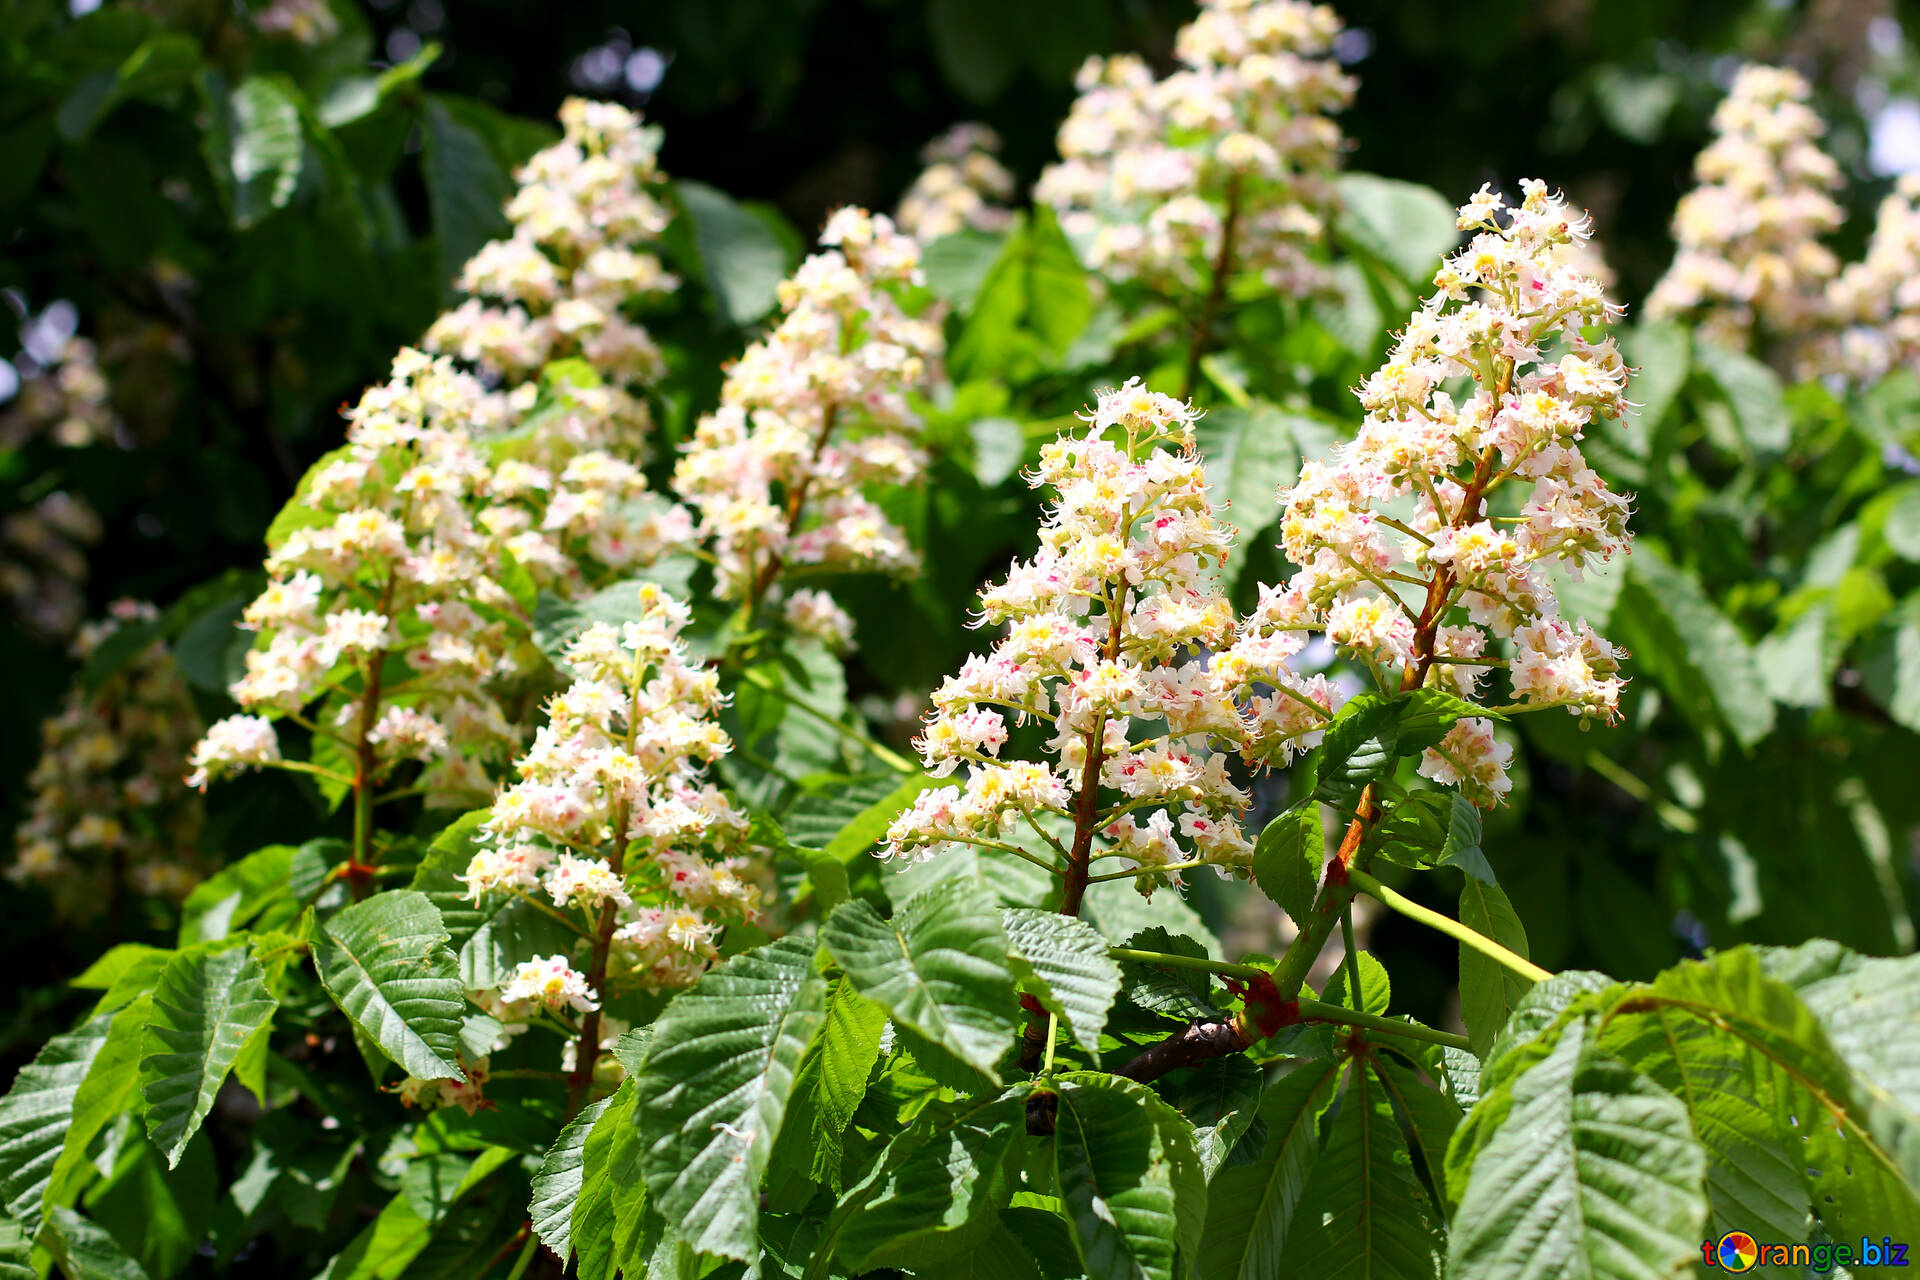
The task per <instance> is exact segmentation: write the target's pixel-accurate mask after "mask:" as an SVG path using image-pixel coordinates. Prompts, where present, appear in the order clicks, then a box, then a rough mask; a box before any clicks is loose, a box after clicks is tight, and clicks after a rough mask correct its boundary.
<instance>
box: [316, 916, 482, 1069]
mask: <svg viewBox="0 0 1920 1280" xmlns="http://www.w3.org/2000/svg"><path fill="white" fill-rule="evenodd" d="M313 959H314V965H315V967H316V968H318V969H319V971H320V981H321V982H323V983H324V984H326V988H327V992H328V994H330V995H332V997H333V1000H334V1003H335V1004H337V1005H339V1006H340V1008H341V1009H342V1010H343V1011H344V1012H345V1013H346V1015H347V1017H349V1018H351V1019H352V1020H353V1024H354V1026H356V1027H358V1028H359V1029H360V1030H361V1032H363V1033H364V1034H365V1035H366V1036H367V1038H368V1039H370V1040H371V1041H372V1042H373V1043H374V1044H376V1045H378V1046H379V1047H380V1051H381V1052H382V1053H384V1054H386V1055H387V1057H389V1058H391V1059H392V1060H393V1061H394V1062H395V1063H397V1064H398V1065H399V1066H400V1067H401V1068H402V1069H403V1070H405V1071H406V1072H407V1074H408V1075H411V1076H414V1077H415V1078H417V1079H421V1080H458V1079H460V1078H462V1077H463V1076H464V1075H465V1072H464V1071H463V1070H462V1069H461V1067H460V1058H459V1055H460V1023H461V1019H462V1018H463V1017H465V1016H466V1013H467V1010H468V1008H469V1006H468V1004H467V998H466V989H465V988H464V987H462V986H461V984H460V969H459V964H458V962H457V961H456V960H455V959H454V955H453V952H452V950H451V949H449V948H448V946H447V930H446V927H445V926H444V925H442V924H441V923H440V913H439V911H437V910H436V909H435V908H434V905H433V903H432V902H431V901H429V900H428V898H427V895H426V894H424V893H421V892H420V891H419V890H417V889H395V890H391V891H389V892H386V893H381V894H378V895H376V896H374V897H371V898H368V899H367V900H366V901H364V902H356V903H354V904H353V905H352V906H350V907H347V908H346V909H345V910H343V911H341V912H340V913H339V914H337V915H335V916H332V917H331V918H329V919H328V920H327V922H326V924H325V925H324V926H323V927H322V928H321V929H320V930H319V931H318V932H316V933H315V934H314V937H313Z"/></svg>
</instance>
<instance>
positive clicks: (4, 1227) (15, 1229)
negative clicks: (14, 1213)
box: [0, 1216, 39, 1280]
mask: <svg viewBox="0 0 1920 1280" xmlns="http://www.w3.org/2000/svg"><path fill="white" fill-rule="evenodd" d="M0 1280H39V1272H37V1271H35V1270H34V1269H33V1241H31V1240H29V1239H27V1232H26V1228H24V1227H22V1226H21V1225H20V1224H19V1223H17V1222H15V1221H14V1220H13V1219H12V1218H8V1217H3V1216H0Z"/></svg>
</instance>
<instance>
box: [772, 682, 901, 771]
mask: <svg viewBox="0 0 1920 1280" xmlns="http://www.w3.org/2000/svg"><path fill="white" fill-rule="evenodd" d="M740 678H741V679H743V680H745V681H747V682H748V683H749V684H752V685H757V686H758V687H760V688H762V689H765V690H766V691H767V692H768V693H770V694H772V695H773V696H774V697H776V698H779V699H780V700H781V701H783V702H786V703H788V704H790V705H792V706H794V707H798V708H799V709H800V710H802V711H804V712H806V713H807V714H808V715H810V716H812V717H813V718H814V719H816V720H818V721H820V722H821V723H822V724H825V725H827V726H828V727H829V728H831V729H832V730H833V731H834V732H835V733H838V734H840V735H841V736H842V737H844V738H846V739H847V740H848V741H850V742H856V743H858V744H859V745H861V746H862V747H865V748H866V749H867V750H868V751H871V752H872V753H873V754H874V755H876V756H878V757H879V758H880V759H881V761H882V762H883V763H885V764H886V765H887V766H888V767H889V768H892V769H897V770H899V771H900V772H901V773H918V772H919V771H920V766H918V765H916V764H915V763H914V762H913V761H911V760H909V759H907V758H906V757H905V756H903V755H901V754H900V753H899V752H898V751H895V750H894V749H893V748H891V747H888V746H885V745H883V744H881V743H879V742H876V741H875V740H874V739H873V737H872V735H870V734H868V733H867V732H865V731H864V730H862V729H857V728H855V727H854V726H853V725H850V724H847V723H845V722H844V721H841V720H839V719H837V718H835V717H833V716H830V715H828V714H827V713H826V712H824V711H822V710H821V709H820V708H819V707H816V706H814V705H813V704H812V703H811V702H808V701H807V700H806V699H805V698H802V697H800V696H799V695H798V694H796V693H794V692H793V691H792V690H790V689H788V688H787V687H786V686H785V685H783V684H781V683H780V682H779V681H777V680H774V679H773V678H772V677H770V676H766V675H762V674H761V673H760V672H758V671H756V670H754V669H753V668H752V667H747V668H745V669H744V670H742V671H741V672H740Z"/></svg>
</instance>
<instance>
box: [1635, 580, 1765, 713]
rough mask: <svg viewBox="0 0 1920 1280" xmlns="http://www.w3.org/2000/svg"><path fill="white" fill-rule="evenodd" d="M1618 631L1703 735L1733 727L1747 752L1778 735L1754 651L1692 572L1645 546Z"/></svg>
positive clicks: (1636, 660) (1636, 663) (1639, 661)
mask: <svg viewBox="0 0 1920 1280" xmlns="http://www.w3.org/2000/svg"><path fill="white" fill-rule="evenodd" d="M1627 566H1628V568H1627V582H1626V586H1625V588H1624V589H1623V590H1622V592H1621V599H1620V604H1619V606H1618V607H1617V608H1616V609H1615V610H1614V626H1615V627H1616V628H1618V629H1620V631H1621V635H1622V638H1623V639H1624V640H1625V641H1626V642H1627V643H1628V644H1629V645H1631V646H1632V648H1633V650H1634V659H1635V665H1637V666H1640V667H1642V668H1644V669H1646V670H1648V671H1649V672H1650V673H1651V674H1652V675H1653V677H1654V678H1655V679H1656V680H1658V681H1659V683H1660V687H1661V689H1663V690H1664V691H1665V692H1666V693H1667V694H1668V696H1670V697H1671V698H1673V700H1674V702H1675V703H1676V704H1678V705H1679V707H1680V709H1681V711H1682V712H1684V713H1685V714H1686V715H1687V717H1688V718H1689V719H1691V720H1693V721H1694V723H1695V724H1696V725H1699V726H1701V727H1703V728H1712V727H1714V726H1716V725H1719V724H1725V725H1726V727H1727V728H1728V729H1729V730H1731V731H1732V733H1733V736H1734V738H1735V740H1736V741H1738V742H1739V743H1740V745H1741V746H1743V747H1749V748H1750V747H1752V746H1754V745H1755V744H1757V743H1758V742H1759V741H1760V740H1761V739H1762V738H1764V737H1766V736H1767V734H1769V733H1771V732H1772V731H1773V723H1774V711H1773V698H1772V696H1771V695H1770V694H1769V693H1768V691H1767V684H1766V680H1765V678H1764V677H1763V676H1762V675H1761V673H1760V667H1759V664H1758V662H1757V661H1756V660H1755V658H1754V654H1753V648H1752V646H1751V645H1749V644H1748V643H1747V639H1746V637H1745V636H1744V635H1742V634H1741V632H1740V629H1739V628H1738V627H1737V626H1735V625H1734V624H1733V622H1732V620H1730V619H1729V618H1728V617H1727V616H1726V615H1725V614H1724V613H1722V612H1720V610H1719V609H1718V608H1716V607H1715V606H1714V603H1713V601H1712V600H1710V599H1708V598H1707V595H1706V593H1705V591H1703V590H1702V589H1701V586H1700V583H1699V581H1698V580H1697V579H1696V578H1695V577H1694V576H1693V574H1692V573H1691V572H1689V571H1688V570H1686V569H1683V568H1680V567H1678V566H1676V565H1674V564H1673V563H1672V562H1671V561H1669V560H1667V559H1666V558H1665V557H1663V556H1662V555H1661V554H1660V552H1659V551H1658V550H1657V549H1656V548H1654V547H1653V546H1651V545H1649V544H1646V543H1642V544H1641V545H1640V546H1638V547H1636V548H1634V553H1633V556H1632V558H1631V559H1629V560H1628V561H1627Z"/></svg>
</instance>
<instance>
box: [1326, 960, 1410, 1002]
mask: <svg viewBox="0 0 1920 1280" xmlns="http://www.w3.org/2000/svg"><path fill="white" fill-rule="evenodd" d="M1354 959H1355V961H1356V963H1355V965H1354V967H1355V968H1357V969H1359V970H1360V993H1359V995H1358V997H1356V996H1355V995H1354V993H1353V992H1352V991H1351V990H1350V989H1349V979H1348V975H1347V966H1346V963H1345V962H1344V961H1343V962H1342V963H1341V965H1340V967H1339V968H1337V969H1335V970H1334V971H1333V976H1332V977H1330V978H1328V979H1327V986H1326V989H1325V990H1324V991H1322V992H1321V993H1320V998H1321V999H1323V1000H1325V1001H1326V1002H1327V1003H1328V1004H1337V1005H1341V1006H1343V1007H1344V1008H1348V1009H1357V1010H1359V1011H1360V1012H1361V1013H1379V1014H1384V1013H1385V1012H1386V1011H1387V1005H1388V1004H1389V1003H1391V1001H1392V999H1393V986H1392V984H1391V983H1390V982H1389V981H1388V979H1387V967H1386V966H1385V965H1383V964H1381V963H1380V962H1379V961H1378V960H1377V959H1375V958H1374V956H1373V953H1372V952H1370V951H1360V952H1357V953H1356V954H1355V956H1354Z"/></svg>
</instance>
